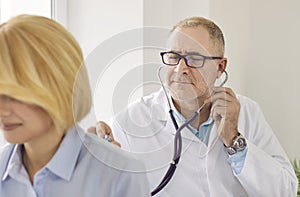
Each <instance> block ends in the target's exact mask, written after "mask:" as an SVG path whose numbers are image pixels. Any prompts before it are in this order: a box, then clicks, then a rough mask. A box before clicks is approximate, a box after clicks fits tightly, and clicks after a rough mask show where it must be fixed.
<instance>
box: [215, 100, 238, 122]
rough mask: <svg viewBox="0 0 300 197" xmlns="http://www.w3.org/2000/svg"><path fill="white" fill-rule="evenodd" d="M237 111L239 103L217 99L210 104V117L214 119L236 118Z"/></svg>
mask: <svg viewBox="0 0 300 197" xmlns="http://www.w3.org/2000/svg"><path fill="white" fill-rule="evenodd" d="M239 110H240V108H239V103H235V102H230V101H225V100H221V99H219V100H216V101H215V102H214V103H213V104H212V106H211V113H210V116H212V117H215V118H216V117H226V116H227V117H232V116H238V113H239Z"/></svg>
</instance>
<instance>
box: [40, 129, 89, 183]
mask: <svg viewBox="0 0 300 197" xmlns="http://www.w3.org/2000/svg"><path fill="white" fill-rule="evenodd" d="M84 137H85V134H84V131H83V130H82V129H81V128H80V127H79V126H78V125H75V126H74V127H73V128H72V129H70V130H69V131H68V132H67V133H66V135H65V137H64V139H63V141H62V142H61V144H60V146H59V148H58V150H57V151H56V153H55V155H54V156H53V157H52V159H51V160H50V162H49V163H48V164H47V165H46V168H48V169H49V170H50V171H51V172H53V173H54V174H56V175H57V176H59V177H61V178H63V179H65V180H68V181H69V180H70V179H71V177H72V174H73V172H74V169H75V167H76V165H77V159H78V156H79V153H80V150H81V146H82V141H83V139H84Z"/></svg>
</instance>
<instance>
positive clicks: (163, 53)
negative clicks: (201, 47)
mask: <svg viewBox="0 0 300 197" xmlns="http://www.w3.org/2000/svg"><path fill="white" fill-rule="evenodd" d="M167 53H173V54H176V55H178V56H179V57H180V59H179V60H178V62H177V64H167V63H166V62H165V61H164V57H163V56H164V55H165V54H167ZM194 55H197V56H201V57H203V63H202V65H201V66H191V65H189V64H188V60H187V58H186V56H190V55H181V54H180V53H177V52H174V51H164V52H160V56H161V58H162V62H163V63H164V64H165V65H168V66H177V65H178V64H179V62H180V60H181V59H182V58H183V59H184V62H185V64H186V65H187V66H188V67H190V68H202V67H203V66H204V63H205V60H207V59H208V60H216V59H223V58H224V57H217V56H205V55H201V54H194Z"/></svg>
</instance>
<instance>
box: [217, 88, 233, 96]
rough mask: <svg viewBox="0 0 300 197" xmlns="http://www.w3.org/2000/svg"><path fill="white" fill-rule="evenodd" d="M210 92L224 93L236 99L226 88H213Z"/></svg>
mask: <svg viewBox="0 0 300 197" xmlns="http://www.w3.org/2000/svg"><path fill="white" fill-rule="evenodd" d="M212 91H213V92H214V93H220V92H226V94H229V95H230V96H232V97H236V95H235V93H234V92H233V90H232V89H231V88H228V87H213V88H212Z"/></svg>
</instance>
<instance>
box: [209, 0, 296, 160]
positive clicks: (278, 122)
mask: <svg viewBox="0 0 300 197" xmlns="http://www.w3.org/2000/svg"><path fill="white" fill-rule="evenodd" d="M299 8H300V1H298V0H287V1H281V0H275V1H274V0H267V1H260V0H244V1H237V0H226V1H222V0H211V7H210V13H211V15H210V17H211V18H212V19H214V20H215V21H217V22H218V23H219V24H220V26H221V28H222V29H223V30H224V33H225V36H226V41H227V47H226V48H227V56H228V58H229V65H228V66H229V72H230V77H231V81H230V84H231V85H232V86H233V87H234V89H235V90H237V92H239V93H243V94H246V95H247V96H249V97H251V98H253V99H254V100H256V101H257V102H258V103H259V104H260V106H261V108H262V110H263V112H264V114H265V116H266V119H267V120H268V122H269V124H270V125H271V127H272V128H273V130H274V132H275V134H276V136H277V137H278V139H279V141H280V142H281V144H282V145H283V147H284V149H285V150H286V152H287V153H288V155H289V157H290V158H291V159H293V158H299V157H300V148H299V145H298V144H299V140H300V129H299V127H298V124H297V122H298V117H299V115H298V112H299V111H300V103H299V102H297V101H298V100H299V97H300V88H299V86H298V84H300V79H299V77H298V76H299V74H300V66H299V63H298V57H299V54H298V53H299V52H298V51H299V49H298V47H299V44H300V37H299V35H300V23H299V18H300V12H299Z"/></svg>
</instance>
